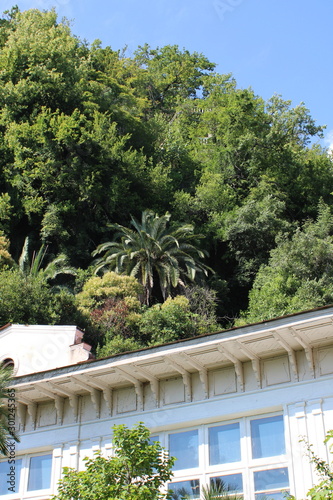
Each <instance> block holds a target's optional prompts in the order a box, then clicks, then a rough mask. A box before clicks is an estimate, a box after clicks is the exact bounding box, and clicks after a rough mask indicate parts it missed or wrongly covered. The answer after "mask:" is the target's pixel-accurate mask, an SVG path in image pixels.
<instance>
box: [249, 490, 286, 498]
mask: <svg viewBox="0 0 333 500" xmlns="http://www.w3.org/2000/svg"><path fill="white" fill-rule="evenodd" d="M287 493H289V490H283V491H274V493H257V494H256V495H255V500H286V494H287Z"/></svg>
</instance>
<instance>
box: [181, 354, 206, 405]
mask: <svg viewBox="0 0 333 500" xmlns="http://www.w3.org/2000/svg"><path fill="white" fill-rule="evenodd" d="M179 356H180V357H181V358H183V359H184V360H185V361H186V363H188V364H189V365H191V366H193V368H195V369H196V370H198V372H199V377H200V382H201V384H202V387H203V390H204V397H205V399H207V398H208V397H209V380H208V371H207V368H206V367H205V366H203V365H202V364H201V363H200V362H199V361H197V360H196V359H193V358H192V357H191V356H189V355H188V354H187V353H185V352H180V353H179Z"/></svg>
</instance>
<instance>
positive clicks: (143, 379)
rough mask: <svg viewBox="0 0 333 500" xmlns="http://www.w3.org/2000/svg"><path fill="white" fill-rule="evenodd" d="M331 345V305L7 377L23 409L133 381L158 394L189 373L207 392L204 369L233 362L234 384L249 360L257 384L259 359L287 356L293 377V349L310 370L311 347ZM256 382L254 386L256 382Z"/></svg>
mask: <svg viewBox="0 0 333 500" xmlns="http://www.w3.org/2000/svg"><path fill="white" fill-rule="evenodd" d="M330 344H331V345H332V344H333V307H325V308H321V309H317V310H313V311H307V312H305V313H300V314H296V315H292V316H287V317H283V318H278V319H276V320H272V321H267V322H263V323H259V324H255V325H248V326H244V327H240V328H234V329H231V330H226V331H222V332H218V333H214V334H209V335H204V336H200V337H194V338H191V339H187V340H184V341H180V342H174V343H171V344H166V345H161V346H156V347H152V348H148V349H143V350H140V351H134V352H130V353H124V354H120V355H117V356H111V357H108V358H104V359H99V360H94V361H89V362H85V363H81V364H76V365H70V366H65V367H62V368H58V369H54V370H49V371H46V372H38V373H34V374H30V375H25V376H22V377H17V378H15V379H13V381H12V384H11V385H12V387H15V388H16V390H17V399H18V401H19V402H20V403H21V404H23V405H26V406H28V407H30V408H31V407H35V406H36V404H37V403H39V402H43V401H47V400H54V401H55V402H56V405H57V402H58V403H59V401H61V400H62V399H63V398H65V397H68V398H70V401H71V402H72V403H73V404H74V403H75V401H76V399H77V397H78V396H80V395H83V394H90V395H91V397H92V399H93V400H94V398H95V399H96V397H97V395H100V394H104V397H105V398H106V399H107V398H108V397H109V396H108V395H109V392H110V391H112V389H114V388H119V387H125V386H128V385H134V386H135V389H136V391H137V394H139V395H140V394H141V396H142V386H143V384H145V383H150V384H151V388H152V390H153V392H154V394H155V396H156V398H157V397H158V390H159V389H158V387H159V381H160V380H162V379H166V378H169V377H174V376H177V375H178V376H181V377H183V381H184V384H185V386H186V387H188V386H189V384H190V382H189V377H190V375H191V374H192V373H195V372H197V373H199V375H200V379H201V382H202V383H203V386H204V388H205V392H206V393H207V391H208V382H207V373H208V371H211V370H215V369H218V368H223V367H227V366H230V365H234V367H235V372H236V375H237V377H238V381H239V384H240V386H241V387H242V385H243V382H244V381H243V374H242V364H243V363H244V362H251V363H252V367H253V369H254V371H255V373H256V376H257V378H258V382H260V380H259V378H260V362H261V360H263V359H267V358H271V357H275V356H279V355H283V354H285V355H288V357H289V361H290V365H291V367H292V369H293V371H294V373H295V375H296V377H297V362H296V352H297V351H300V350H303V351H305V354H306V358H307V360H308V363H309V366H310V371H312V372H313V371H314V362H313V350H314V348H317V347H322V346H327V345H330ZM259 385H260V384H259Z"/></svg>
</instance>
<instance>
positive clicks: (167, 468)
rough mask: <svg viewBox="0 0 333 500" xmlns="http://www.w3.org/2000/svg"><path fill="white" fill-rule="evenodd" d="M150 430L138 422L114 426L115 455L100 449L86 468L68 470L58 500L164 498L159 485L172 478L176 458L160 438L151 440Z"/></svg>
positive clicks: (61, 484)
mask: <svg viewBox="0 0 333 500" xmlns="http://www.w3.org/2000/svg"><path fill="white" fill-rule="evenodd" d="M149 438H150V433H149V430H148V429H147V428H146V427H145V426H144V425H143V424H138V425H136V426H135V427H133V429H128V428H127V427H126V426H125V425H115V426H114V427H113V440H112V443H113V451H114V456H112V457H110V458H106V457H103V456H102V455H101V454H100V453H99V452H98V453H96V455H95V457H94V458H93V459H86V469H85V470H84V471H80V472H78V471H76V470H75V469H69V468H65V469H64V477H63V479H61V480H60V482H59V486H58V494H57V496H56V497H54V500H68V499H69V498H71V499H72V500H79V499H80V500H118V499H120V498H121V499H122V500H147V499H149V500H162V499H166V498H168V495H167V494H165V493H162V492H161V491H160V490H159V488H160V487H161V486H163V484H164V483H165V482H166V481H168V480H170V478H171V476H172V470H171V469H172V466H173V463H174V459H173V458H172V457H168V455H167V453H166V452H165V451H164V450H163V448H162V447H161V445H160V443H159V442H158V441H155V442H150V439H149Z"/></svg>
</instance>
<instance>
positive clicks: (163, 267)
mask: <svg viewBox="0 0 333 500" xmlns="http://www.w3.org/2000/svg"><path fill="white" fill-rule="evenodd" d="M170 217H171V216H170V214H169V213H166V214H165V215H162V216H161V217H159V216H158V215H157V214H155V213H154V212H152V211H151V210H145V211H144V212H143V213H142V219H141V222H138V221H137V220H136V219H135V218H133V217H132V219H131V225H132V226H133V228H134V229H132V228H128V227H124V226H121V225H120V224H113V225H112V226H111V227H112V228H113V229H116V231H117V232H116V234H115V236H114V239H113V241H109V242H106V243H103V244H101V245H99V246H98V247H97V249H96V250H95V251H94V252H93V256H96V255H99V254H102V253H104V255H103V256H102V257H100V258H99V259H97V260H96V261H95V262H94V264H95V272H96V273H98V272H99V271H100V270H101V269H103V268H105V267H106V268H108V269H110V270H113V271H115V272H116V273H119V274H121V273H124V274H128V275H130V276H135V277H136V278H137V279H138V280H139V281H140V283H141V284H142V285H143V287H144V290H145V302H146V304H147V305H150V303H151V298H152V290H153V287H154V284H155V281H156V279H157V281H158V282H159V285H160V288H161V292H162V296H163V299H164V300H165V299H166V298H167V297H168V296H169V295H170V294H171V289H172V288H176V287H177V286H178V285H182V286H184V285H185V281H184V280H186V279H188V280H189V281H194V279H195V277H196V273H197V272H198V271H200V272H203V273H205V274H207V271H208V269H209V268H208V267H207V266H205V265H204V264H203V263H202V262H200V259H203V258H204V257H205V255H206V253H205V252H204V251H202V250H200V249H198V248H197V247H196V246H195V244H193V243H192V242H195V240H197V239H198V238H200V237H201V235H195V234H194V233H193V226H192V225H190V224H188V225H182V226H179V227H178V228H176V229H174V230H172V229H170V227H169V221H170Z"/></svg>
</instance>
